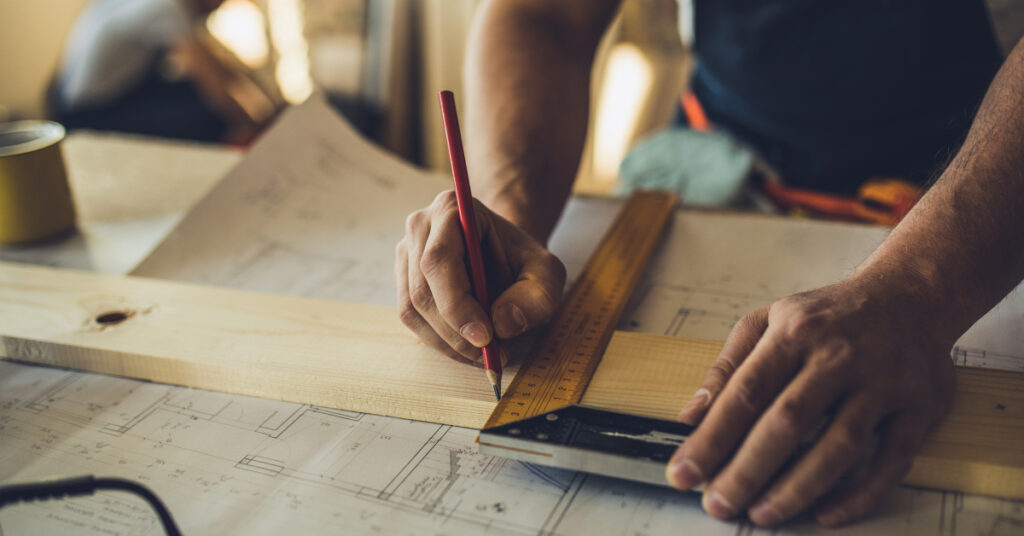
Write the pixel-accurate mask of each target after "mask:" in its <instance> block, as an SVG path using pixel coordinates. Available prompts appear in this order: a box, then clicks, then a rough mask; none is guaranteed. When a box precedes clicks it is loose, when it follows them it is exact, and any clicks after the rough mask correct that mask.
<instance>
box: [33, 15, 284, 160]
mask: <svg viewBox="0 0 1024 536" xmlns="http://www.w3.org/2000/svg"><path fill="white" fill-rule="evenodd" d="M222 2H223V0H94V1H93V2H91V3H89V4H88V5H87V6H86V7H85V8H84V10H83V11H82V13H81V14H80V15H79V17H78V18H77V20H76V21H75V24H74V25H73V26H72V28H71V31H70V32H69V34H68V36H67V39H66V42H65V44H64V51H63V54H62V57H61V62H60V66H59V67H58V70H57V73H56V76H55V78H54V81H53V83H52V84H51V91H50V96H49V100H50V108H51V112H52V115H53V116H54V118H55V119H56V120H58V121H59V122H61V123H63V124H64V125H65V126H66V127H68V128H69V129H76V128H89V129H96V130H115V131H121V132H133V133H139V134H148V135H153V136H161V137H167V138H181V139H191V140H199V141H209V142H218V141H237V142H244V141H246V140H248V139H251V138H252V137H253V136H254V135H255V134H256V133H257V132H258V130H259V128H260V127H261V126H262V125H263V124H265V123H266V121H267V120H269V119H270V117H271V116H272V115H273V113H274V105H273V104H272V102H271V101H270V99H269V98H268V97H267V96H266V94H265V93H264V92H263V91H262V90H261V89H260V88H259V87H258V86H257V85H256V84H254V83H253V82H252V81H251V80H250V79H248V78H247V77H246V76H245V75H244V74H243V73H241V72H238V71H237V70H236V69H234V68H232V67H231V66H229V65H226V64H225V63H224V62H222V61H220V60H219V59H218V57H217V56H216V55H215V54H214V53H212V51H211V50H210V49H209V48H208V47H207V46H206V45H205V44H204V42H203V40H201V39H200V38H199V36H198V34H197V31H196V27H197V25H198V24H200V23H201V22H202V21H203V20H205V18H206V16H208V15H209V14H210V13H211V12H212V11H213V10H215V9H216V8H217V7H218V6H219V5H220V4H221V3H222Z"/></svg>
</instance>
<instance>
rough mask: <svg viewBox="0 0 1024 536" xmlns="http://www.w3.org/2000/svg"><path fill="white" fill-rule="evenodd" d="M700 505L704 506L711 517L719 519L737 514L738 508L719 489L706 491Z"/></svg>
mask: <svg viewBox="0 0 1024 536" xmlns="http://www.w3.org/2000/svg"><path fill="white" fill-rule="evenodd" d="M700 505H701V506H703V507H704V511H705V512H707V513H709V514H711V517H714V518H717V519H729V518H730V517H732V516H734V515H736V509H735V508H733V507H732V505H731V504H729V501H727V500H726V499H725V497H723V496H722V494H721V493H718V492H717V491H711V492H707V493H705V494H704V497H702V498H701V501H700Z"/></svg>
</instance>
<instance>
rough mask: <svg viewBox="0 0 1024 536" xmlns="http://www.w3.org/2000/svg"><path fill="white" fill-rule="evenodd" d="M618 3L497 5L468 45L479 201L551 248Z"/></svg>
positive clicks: (482, 17)
mask: <svg viewBox="0 0 1024 536" xmlns="http://www.w3.org/2000/svg"><path fill="white" fill-rule="evenodd" d="M617 7H618V1H617V0H605V1H603V2H596V1H593V2H592V1H590V0H588V2H586V3H582V2H581V3H575V2H571V3H566V4H565V5H560V3H553V2H547V1H542V2H539V3H536V4H535V3H534V2H530V1H511V0H504V1H503V0H498V1H494V2H488V3H486V4H485V5H484V6H482V7H481V9H480V13H478V15H477V17H478V18H477V20H476V21H475V24H474V27H473V31H472V32H471V35H470V37H469V42H468V44H467V47H466V49H467V57H466V76H465V78H466V105H467V106H466V108H467V113H466V125H467V129H466V130H467V136H466V138H467V142H468V143H467V144H466V148H467V154H468V158H469V166H470V169H471V172H472V173H473V175H474V177H476V178H477V179H478V181H479V182H478V184H477V185H475V186H474V189H475V193H476V195H477V197H478V198H479V199H480V200H481V201H483V202H484V203H485V204H487V205H488V206H490V207H491V208H492V209H494V210H495V212H497V213H498V214H500V215H502V216H504V217H505V218H506V219H508V220H510V221H511V222H512V223H514V224H516V225H518V226H520V227H521V228H523V229H524V230H526V231H527V232H528V233H530V234H531V235H532V236H533V237H534V238H536V239H537V240H539V241H540V242H541V243H546V241H547V239H548V237H549V235H550V234H551V231H552V229H553V228H554V226H555V223H556V222H557V220H558V217H559V214H560V213H561V210H562V208H563V206H564V205H565V201H566V199H567V197H568V195H569V192H570V190H571V187H572V182H573V180H574V179H575V175H576V168H577V165H578V164H579V159H580V153H581V151H582V148H583V143H584V140H585V137H586V130H587V115H588V112H589V93H590V68H591V64H592V63H593V57H594V51H595V49H596V47H597V44H598V42H599V41H600V38H601V35H602V34H603V31H604V29H605V28H606V27H607V25H608V23H609V22H610V21H611V18H612V17H613V16H614V13H615V10H616V8H617Z"/></svg>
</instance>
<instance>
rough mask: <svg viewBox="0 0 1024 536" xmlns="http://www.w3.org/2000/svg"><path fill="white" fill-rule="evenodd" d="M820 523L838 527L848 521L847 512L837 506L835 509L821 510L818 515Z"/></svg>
mask: <svg viewBox="0 0 1024 536" xmlns="http://www.w3.org/2000/svg"><path fill="white" fill-rule="evenodd" d="M817 518H818V523H820V524H821V525H824V526H826V527H836V526H839V525H842V524H843V522H844V521H846V512H844V511H842V509H839V508H836V509H834V510H828V511H825V512H821V513H819V514H818V515H817Z"/></svg>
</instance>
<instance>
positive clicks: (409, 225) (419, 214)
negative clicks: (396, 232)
mask: <svg viewBox="0 0 1024 536" xmlns="http://www.w3.org/2000/svg"><path fill="white" fill-rule="evenodd" d="M426 219H427V211H426V210H417V211H416V212H413V213H412V214H409V215H408V216H407V217H406V218H405V234H407V235H412V234H416V230H417V229H419V228H420V227H421V226H422V225H423V223H424V221H425V220H426Z"/></svg>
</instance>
